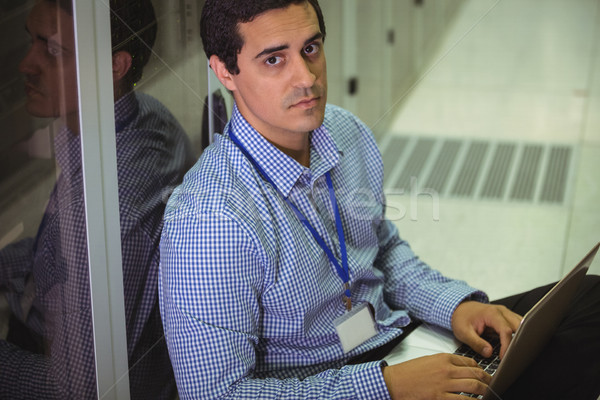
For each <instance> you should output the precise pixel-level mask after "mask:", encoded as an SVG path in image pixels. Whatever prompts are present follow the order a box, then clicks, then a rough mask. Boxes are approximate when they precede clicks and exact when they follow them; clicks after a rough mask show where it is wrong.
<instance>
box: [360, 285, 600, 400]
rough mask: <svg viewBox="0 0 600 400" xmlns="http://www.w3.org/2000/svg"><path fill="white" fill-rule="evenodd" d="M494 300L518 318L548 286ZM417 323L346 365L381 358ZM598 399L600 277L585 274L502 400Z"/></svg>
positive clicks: (549, 287) (599, 383) (599, 378)
mask: <svg viewBox="0 0 600 400" xmlns="http://www.w3.org/2000/svg"><path fill="white" fill-rule="evenodd" d="M553 286H554V284H552V285H547V286H542V287H539V288H537V289H533V290H531V291H529V292H525V293H521V294H517V295H514V296H510V297H507V298H504V299H500V300H497V301H494V302H493V303H494V304H502V305H505V306H506V307H508V308H509V309H511V310H513V311H514V312H516V313H517V314H520V315H524V314H525V313H526V312H527V311H528V310H529V309H530V308H531V307H533V306H534V305H535V303H537V302H538V301H539V300H540V299H541V298H542V297H543V296H544V295H545V294H546V293H547V292H548V291H549V290H550V289H551V288H552V287H553ZM416 325H417V324H411V325H409V330H408V332H405V333H404V334H403V335H402V336H401V337H400V338H398V339H396V340H394V341H392V342H390V343H387V344H386V345H383V346H381V347H379V348H377V349H374V350H371V351H369V352H367V353H364V354H361V355H358V356H356V357H355V358H353V359H351V360H350V361H349V362H348V364H358V363H363V362H367V361H374V360H381V359H382V358H383V357H385V355H386V354H388V353H389V352H390V351H391V350H392V349H393V348H394V347H395V346H396V345H397V344H398V343H399V342H400V341H401V340H402V339H403V338H404V337H406V336H407V335H408V334H409V333H410V331H412V329H414V327H415V326H416ZM599 395H600V277H599V276H587V277H586V278H585V280H584V282H583V283H582V285H581V288H580V289H579V292H578V294H577V295H576V297H575V299H574V300H573V304H572V305H571V308H570V310H569V313H568V315H567V316H566V317H565V319H564V320H563V321H562V322H561V324H560V325H559V327H558V329H557V331H556V333H555V334H554V336H553V337H552V339H551V340H550V342H549V343H548V345H547V346H546V347H545V348H544V350H543V351H542V352H541V354H540V355H539V356H538V357H537V359H536V360H535V361H534V362H533V363H532V364H531V365H530V366H529V367H528V368H527V369H526V370H525V371H524V372H523V374H521V376H520V377H519V378H518V379H517V381H516V382H515V383H514V384H513V385H512V386H511V387H510V388H509V390H508V391H507V392H506V393H505V394H504V395H502V396H501V398H502V400H520V399H527V400H532V399H543V400H552V399H556V400H559V399H560V400H570V399H577V400H597V399H598V396H599Z"/></svg>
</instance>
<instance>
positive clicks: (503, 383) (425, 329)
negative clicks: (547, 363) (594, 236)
mask: <svg viewBox="0 0 600 400" xmlns="http://www.w3.org/2000/svg"><path fill="white" fill-rule="evenodd" d="M599 247H600V243H598V244H596V245H595V246H594V247H593V248H592V250H590V252H589V253H588V254H587V255H586V256H585V257H584V258H583V259H582V260H581V261H580V262H579V263H578V264H577V265H576V266H575V267H574V268H573V269H572V270H571V272H569V273H568V274H567V275H566V276H565V277H564V278H562V279H561V280H560V281H559V282H558V283H557V284H556V285H555V286H554V287H553V288H552V289H551V290H550V291H549V292H548V293H546V295H545V296H544V297H543V298H542V299H540V301H538V302H537V303H536V304H535V305H534V306H533V307H532V308H531V309H530V310H529V312H527V314H525V316H524V317H523V321H522V322H521V325H520V326H519V328H518V329H517V331H516V332H515V334H514V336H513V339H512V341H511V342H510V345H509V346H508V349H507V351H506V353H505V354H504V358H503V359H502V362H500V361H499V360H498V361H494V360H490V359H483V358H482V357H481V356H479V355H476V354H475V353H474V352H473V351H472V350H470V352H469V351H466V352H465V349H464V348H465V347H467V346H465V345H463V344H462V343H460V342H459V341H458V340H456V339H455V338H454V336H453V335H452V332H450V331H448V330H446V329H443V328H439V327H434V326H430V325H426V324H422V325H420V326H419V327H417V328H416V329H415V330H414V331H413V332H411V333H410V334H409V335H408V336H407V337H406V338H405V339H404V340H403V341H402V342H400V343H399V344H398V345H397V346H396V347H395V348H394V349H393V350H392V351H391V352H390V353H389V354H388V355H387V356H386V357H385V358H384V360H385V361H387V363H388V364H389V365H393V364H398V363H401V362H404V361H408V360H411V359H413V358H417V357H422V356H426V355H432V354H436V353H455V354H462V355H466V356H470V355H473V356H474V357H473V358H476V359H477V361H478V362H479V361H483V363H484V364H483V365H482V364H481V363H480V365H482V367H484V368H485V370H486V371H488V373H490V374H491V375H492V381H491V382H490V385H489V387H488V390H487V392H486V393H485V395H483V396H476V395H471V396H472V397H476V398H479V399H483V400H499V399H500V395H502V394H503V393H504V392H505V391H506V389H508V387H509V386H510V385H511V384H512V383H513V382H514V381H515V380H516V379H517V377H518V376H519V375H520V374H521V373H522V372H523V370H524V369H525V368H526V367H527V366H528V365H529V364H530V363H531V362H532V361H533V360H534V359H535V357H537V355H538V354H539V353H540V351H541V350H542V349H543V348H544V346H545V345H546V344H547V343H548V341H549V340H550V338H551V337H552V335H553V334H554V332H555V330H556V328H557V327H558V325H559V324H560V322H561V321H562V319H563V317H564V316H565V314H566V313H567V311H568V308H569V306H570V304H571V301H572V300H573V298H574V297H575V294H576V293H577V291H578V289H579V286H580V284H581V281H582V280H583V278H584V277H585V275H586V273H587V271H588V269H589V266H590V264H591V263H592V260H593V259H594V256H595V255H596V253H597V252H598V248H599ZM461 346H462V348H461ZM498 347H499V346H498Z"/></svg>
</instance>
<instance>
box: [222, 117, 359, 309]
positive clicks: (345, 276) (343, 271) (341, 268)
mask: <svg viewBox="0 0 600 400" xmlns="http://www.w3.org/2000/svg"><path fill="white" fill-rule="evenodd" d="M229 138H230V139H231V141H232V142H233V143H234V144H235V145H236V146H237V147H238V148H239V149H240V151H241V152H242V153H243V154H244V156H245V157H246V158H247V159H248V161H250V163H252V165H253V166H254V168H255V169H256V170H257V171H258V173H259V174H260V175H261V176H262V177H263V179H264V180H266V181H267V182H268V183H269V184H270V185H271V186H273V188H274V189H275V191H276V192H277V193H279V195H280V196H281V197H282V198H283V199H284V200H285V202H286V203H287V204H288V205H289V206H290V208H291V209H292V210H293V211H294V214H296V216H297V217H298V219H299V220H300V221H301V222H302V223H303V224H304V226H305V227H306V228H307V229H308V230H309V231H310V233H311V234H312V236H313V237H314V238H315V240H316V241H317V243H318V244H319V246H320V247H321V248H322V249H323V251H324V252H325V254H326V255H327V258H329V261H330V262H331V263H332V264H333V265H334V266H335V269H336V271H337V273H338V275H339V277H340V278H341V279H342V281H343V282H344V288H345V295H346V308H347V309H348V310H350V309H351V307H352V304H351V301H350V294H351V293H350V273H349V269H348V254H347V252H346V240H345V237H344V228H343V226H342V218H341V216H340V212H339V209H338V206H337V201H336V197H335V191H334V189H333V182H332V180H331V174H330V173H329V171H327V172H326V173H325V178H326V180H327V187H328V188H329V199H330V201H331V206H332V208H333V213H334V215H335V225H336V230H337V234H338V239H339V242H340V253H341V256H342V265H340V263H339V262H338V260H337V258H335V256H334V255H333V252H332V251H331V249H330V248H329V246H327V243H325V240H323V238H322V237H321V235H319V232H317V230H316V229H315V228H314V227H313V226H312V225H311V224H310V222H308V219H307V218H306V217H305V216H304V214H302V212H301V211H300V210H299V209H298V207H296V205H294V204H293V203H292V202H291V201H290V200H289V199H288V198H287V197H286V196H284V195H283V193H281V191H280V190H279V188H278V187H277V185H275V183H274V182H273V181H272V180H271V178H270V177H269V175H268V174H267V173H266V172H265V170H264V169H263V168H262V167H261V166H260V165H259V164H258V163H257V162H256V160H254V158H253V157H252V156H251V155H250V154H249V153H248V151H247V150H246V148H245V147H244V145H242V143H241V142H240V141H239V139H238V138H237V137H236V136H235V135H234V134H233V131H232V130H231V127H230V128H229Z"/></svg>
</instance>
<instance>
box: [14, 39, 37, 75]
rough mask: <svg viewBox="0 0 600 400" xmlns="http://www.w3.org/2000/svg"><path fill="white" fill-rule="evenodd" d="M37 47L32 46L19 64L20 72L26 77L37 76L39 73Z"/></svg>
mask: <svg viewBox="0 0 600 400" xmlns="http://www.w3.org/2000/svg"><path fill="white" fill-rule="evenodd" d="M36 60H37V57H36V50H35V46H34V45H31V46H30V47H29V50H27V53H26V54H25V57H23V59H22V60H21V62H20V63H19V72H21V73H22V74H24V75H35V74H37V73H38V72H39V65H38V63H37V61H36Z"/></svg>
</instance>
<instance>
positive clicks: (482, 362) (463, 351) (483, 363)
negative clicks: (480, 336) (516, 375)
mask: <svg viewBox="0 0 600 400" xmlns="http://www.w3.org/2000/svg"><path fill="white" fill-rule="evenodd" d="M485 340H487V341H488V342H489V343H490V344H491V345H492V348H493V351H492V355H491V357H488V358H485V357H483V356H481V355H480V354H479V353H477V352H475V351H474V350H473V349H471V348H470V347H469V346H468V345H466V344H463V345H461V346H460V347H459V348H458V349H456V351H455V352H454V354H458V355H459V356H465V357H469V358H472V359H474V360H475V361H476V362H477V364H479V366H480V367H481V368H483V370H484V371H485V372H487V373H488V374H490V375H494V373H495V372H496V370H497V369H498V365H499V364H500V338H499V337H498V336H491V337H485ZM460 394H461V395H463V396H467V397H473V398H476V399H481V398H483V396H481V395H476V394H470V393H460Z"/></svg>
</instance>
